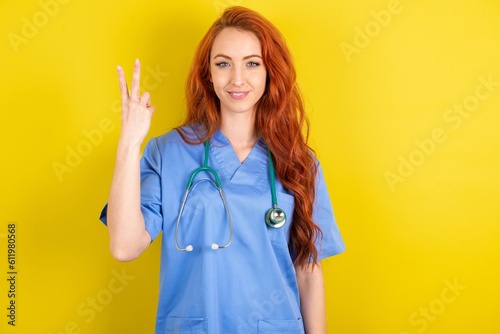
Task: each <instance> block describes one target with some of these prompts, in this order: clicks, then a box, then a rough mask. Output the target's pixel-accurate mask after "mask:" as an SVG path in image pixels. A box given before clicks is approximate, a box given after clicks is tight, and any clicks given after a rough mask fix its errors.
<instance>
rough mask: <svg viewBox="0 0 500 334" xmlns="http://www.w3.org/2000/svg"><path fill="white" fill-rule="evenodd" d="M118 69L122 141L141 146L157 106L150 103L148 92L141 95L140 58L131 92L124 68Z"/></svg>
mask: <svg viewBox="0 0 500 334" xmlns="http://www.w3.org/2000/svg"><path fill="white" fill-rule="evenodd" d="M117 70H118V83H119V85H120V92H121V98H122V116H121V119H122V126H121V131H120V141H122V143H123V144H126V145H133V146H140V145H141V143H142V142H143V141H144V138H145V137H146V135H147V133H148V131H149V127H150V125H151V116H153V112H154V110H155V107H154V106H151V105H150V95H149V93H148V92H144V93H143V94H142V96H140V88H139V86H140V78H141V64H140V62H139V59H136V60H135V64H134V74H133V76H132V89H131V91H130V92H129V89H128V85H127V81H126V79H125V73H124V72H123V69H122V68H121V67H120V66H118V68H117Z"/></svg>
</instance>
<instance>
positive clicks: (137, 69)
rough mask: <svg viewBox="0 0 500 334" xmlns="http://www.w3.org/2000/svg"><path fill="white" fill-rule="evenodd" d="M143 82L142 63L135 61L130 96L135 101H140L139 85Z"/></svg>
mask: <svg viewBox="0 0 500 334" xmlns="http://www.w3.org/2000/svg"><path fill="white" fill-rule="evenodd" d="M140 80H141V63H140V62H139V59H136V60H135V64H134V75H133V76H132V90H131V92H130V96H131V97H132V99H134V100H139V85H140Z"/></svg>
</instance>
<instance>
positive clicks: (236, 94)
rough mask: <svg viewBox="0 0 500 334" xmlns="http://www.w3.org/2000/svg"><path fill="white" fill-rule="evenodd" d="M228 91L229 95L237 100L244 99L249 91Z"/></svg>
mask: <svg viewBox="0 0 500 334" xmlns="http://www.w3.org/2000/svg"><path fill="white" fill-rule="evenodd" d="M228 93H229V96H231V97H232V98H233V99H235V100H241V99H244V98H245V97H246V96H247V95H248V92H228Z"/></svg>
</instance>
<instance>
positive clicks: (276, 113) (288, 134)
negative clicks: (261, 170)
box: [177, 6, 321, 266]
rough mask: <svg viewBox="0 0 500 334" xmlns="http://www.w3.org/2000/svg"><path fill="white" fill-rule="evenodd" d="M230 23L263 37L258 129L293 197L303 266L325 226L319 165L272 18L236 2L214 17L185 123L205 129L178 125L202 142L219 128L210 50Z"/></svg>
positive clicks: (198, 56)
mask: <svg viewBox="0 0 500 334" xmlns="http://www.w3.org/2000/svg"><path fill="white" fill-rule="evenodd" d="M229 27H233V28H237V29H240V30H244V31H250V32H252V33H254V34H255V35H256V36H257V38H258V39H259V40H260V44H261V47H262V61H263V63H264V66H265V68H266V70H267V84H266V89H265V92H264V94H263V96H262V97H261V99H260V100H259V101H258V103H257V105H256V118H255V126H256V130H257V132H258V133H259V134H260V135H261V136H262V138H263V139H264V140H265V142H266V144H267V145H268V147H269V149H270V151H271V154H272V156H273V160H274V164H275V170H276V173H277V177H278V179H279V180H280V181H281V183H282V184H283V186H284V187H285V188H287V189H288V190H290V191H291V192H292V193H293V195H294V198H295V208H294V212H293V219H292V225H291V227H290V244H289V247H290V253H291V256H292V258H293V260H294V263H295V264H298V265H301V266H305V265H307V264H308V263H309V262H311V261H312V262H317V258H318V250H317V249H316V246H315V244H314V241H315V240H316V238H318V237H320V235H321V230H320V228H319V227H318V226H317V225H316V224H315V223H314V221H313V219H312V213H313V203H314V198H315V177H316V173H317V165H316V161H315V159H314V156H313V155H312V153H311V152H312V150H311V148H310V147H309V146H308V144H307V139H308V136H309V121H308V119H307V116H306V114H305V111H304V103H303V100H302V96H301V94H300V91H299V89H298V86H297V83H296V72H295V67H294V64H293V59H292V56H291V54H290V52H289V50H288V47H287V46H286V42H285V39H284V38H283V36H282V35H281V33H280V32H279V31H278V29H276V27H274V25H273V24H272V23H270V22H269V21H268V20H267V19H265V18H264V17H263V16H262V15H260V14H259V13H257V12H254V11H252V10H250V9H247V8H244V7H238V6H237V7H230V8H228V9H226V10H225V11H224V13H223V14H222V16H221V17H220V18H219V19H218V20H217V21H215V22H214V24H213V25H212V27H211V28H210V29H209V31H208V32H207V33H206V35H205V36H204V38H203V39H202V40H201V42H200V44H199V46H198V49H197V51H196V53H195V56H194V59H193V64H192V67H191V71H190V74H189V76H188V79H187V83H186V103H187V117H186V120H185V121H184V124H183V126H186V125H187V126H193V125H196V127H197V128H198V129H199V127H200V126H201V131H198V133H197V138H193V137H192V136H190V134H188V133H187V132H185V131H184V130H182V128H177V130H178V131H179V133H180V134H181V136H182V138H183V139H184V140H185V141H186V142H188V143H190V144H198V143H201V142H203V141H205V140H207V139H209V138H210V137H211V136H212V135H213V134H214V132H215V131H216V130H217V129H218V127H219V125H220V102H219V99H218V97H217V95H216V93H215V91H214V88H213V84H212V83H211V81H210V51H211V48H212V44H213V42H214V39H215V37H216V36H217V35H218V34H219V33H220V32H221V31H222V30H223V29H225V28H229ZM303 130H304V131H303Z"/></svg>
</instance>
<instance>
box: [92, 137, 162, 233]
mask: <svg viewBox="0 0 500 334" xmlns="http://www.w3.org/2000/svg"><path fill="white" fill-rule="evenodd" d="M140 169H141V211H142V215H143V216H144V222H145V225H146V230H147V231H148V233H149V234H150V236H151V240H154V239H156V237H157V236H158V234H159V233H160V232H161V231H162V229H163V216H162V206H161V172H160V171H161V154H160V151H159V149H158V144H157V142H156V139H151V140H150V141H149V142H148V144H147V145H146V148H145V149H144V154H143V156H142V158H141V162H140ZM107 209H108V205H107V204H106V205H105V206H104V208H103V209H102V212H101V216H100V220H101V221H102V222H103V223H104V224H107Z"/></svg>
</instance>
